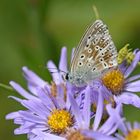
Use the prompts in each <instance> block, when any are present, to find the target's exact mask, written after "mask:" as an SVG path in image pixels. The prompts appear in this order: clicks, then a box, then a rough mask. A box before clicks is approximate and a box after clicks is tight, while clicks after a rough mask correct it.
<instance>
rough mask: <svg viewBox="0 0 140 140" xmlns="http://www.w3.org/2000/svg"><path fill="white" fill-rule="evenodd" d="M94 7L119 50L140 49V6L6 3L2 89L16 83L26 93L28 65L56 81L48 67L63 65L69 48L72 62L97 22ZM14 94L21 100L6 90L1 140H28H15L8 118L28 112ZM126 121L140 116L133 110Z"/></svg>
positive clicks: (0, 95) (0, 52) (0, 107)
mask: <svg viewBox="0 0 140 140" xmlns="http://www.w3.org/2000/svg"><path fill="white" fill-rule="evenodd" d="M93 4H95V5H96V7H97V8H98V11H99V14H100V17H101V19H103V20H104V22H105V23H106V24H107V25H108V27H109V30H110V33H111V35H112V38H113V40H114V42H115V44H116V46H117V48H118V49H119V48H121V47H122V46H124V45H125V44H126V43H130V47H132V48H139V47H140V39H139V38H140V0H133V1H132V0H116V1H115V0H114V1H113V0H104V1H103V0H77V1H75V0H71V1H66V0H59V1H57V0H12V1H9V0H0V83H4V84H8V83H9V81H10V80H14V81H17V82H18V83H20V84H22V85H23V86H24V87H25V86H26V84H25V81H24V78H23V77H22V71H21V68H22V66H25V65H26V66H28V67H29V68H30V69H32V70H33V71H35V72H36V73H37V74H39V75H40V76H41V77H43V78H44V79H45V80H50V76H49V73H48V71H47V70H46V68H45V65H46V62H47V61H48V60H50V59H52V60H53V61H54V62H55V63H56V64H58V59H59V54H60V49H61V47H62V46H67V48H68V51H69V56H70V51H71V48H72V47H75V46H76V45H77V44H78V42H79V40H80V38H81V36H82V34H83V32H84V31H85V29H86V27H87V26H88V25H89V24H91V23H92V22H93V21H94V20H95V15H94V12H93V9H92V6H93ZM138 72H140V67H139V68H137V71H136V73H138ZM11 94H12V95H16V96H17V95H18V94H17V93H10V92H8V91H6V90H4V89H0V139H1V140H3V139H10V140H19V139H20V140H24V139H26V136H23V135H20V136H14V134H13V130H14V128H16V127H17V126H16V125H13V122H12V121H6V120H5V115H6V114H7V113H9V112H12V111H16V110H19V109H22V107H21V106H20V105H19V104H18V103H17V102H15V101H13V100H11V99H8V98H7V97H8V95H11ZM125 116H126V117H127V118H128V120H130V121H134V120H137V121H140V110H138V109H135V108H134V107H131V106H127V107H125Z"/></svg>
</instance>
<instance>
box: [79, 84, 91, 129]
mask: <svg viewBox="0 0 140 140" xmlns="http://www.w3.org/2000/svg"><path fill="white" fill-rule="evenodd" d="M90 92H91V89H90V87H89V86H87V88H86V89H85V90H84V91H83V92H82V93H81V101H80V105H79V108H80V110H81V112H82V114H83V119H84V123H85V124H84V129H88V128H89V125H90V114H91V111H90V105H91V102H90Z"/></svg>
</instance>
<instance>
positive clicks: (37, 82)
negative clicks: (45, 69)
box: [22, 66, 49, 95]
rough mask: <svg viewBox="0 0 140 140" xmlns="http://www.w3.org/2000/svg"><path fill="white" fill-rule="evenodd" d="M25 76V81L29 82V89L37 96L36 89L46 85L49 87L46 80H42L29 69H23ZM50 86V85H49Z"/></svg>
mask: <svg viewBox="0 0 140 140" xmlns="http://www.w3.org/2000/svg"><path fill="white" fill-rule="evenodd" d="M22 70H23V74H24V77H25V79H26V80H27V82H28V89H29V90H30V91H31V92H32V93H33V94H35V95H36V88H37V87H38V86H39V87H44V86H45V85H48V83H47V82H46V81H44V80H42V79H41V78H40V77H39V76H38V75H37V74H35V73H34V72H33V71H31V70H29V69H28V68H27V67H25V66H24V67H23V68H22ZM48 86H49V85H48Z"/></svg>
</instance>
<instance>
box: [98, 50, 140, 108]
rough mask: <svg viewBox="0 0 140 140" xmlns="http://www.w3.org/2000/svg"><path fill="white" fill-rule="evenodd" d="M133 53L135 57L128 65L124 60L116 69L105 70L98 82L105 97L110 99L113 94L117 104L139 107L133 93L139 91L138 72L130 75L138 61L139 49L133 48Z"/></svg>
mask: <svg viewBox="0 0 140 140" xmlns="http://www.w3.org/2000/svg"><path fill="white" fill-rule="evenodd" d="M134 55H135V58H134V60H133V61H132V63H131V65H130V66H128V65H126V61H124V62H123V63H122V64H121V65H119V67H118V69H113V70H110V71H107V72H106V73H105V74H104V75H103V76H102V78H101V80H100V82H99V83H100V86H102V87H103V91H104V94H105V95H104V96H105V98H106V99H107V98H108V99H112V95H113V96H114V97H113V98H114V100H115V102H116V103H117V104H118V103H123V104H131V105H133V106H135V107H138V108H140V98H139V96H138V95H136V94H135V93H137V92H140V80H139V79H140V74H138V75H135V76H130V74H131V73H132V72H133V70H134V69H135V68H136V66H137V64H138V62H139V61H140V51H139V50H138V49H137V50H135V51H134Z"/></svg>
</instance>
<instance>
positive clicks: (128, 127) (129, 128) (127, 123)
mask: <svg viewBox="0 0 140 140" xmlns="http://www.w3.org/2000/svg"><path fill="white" fill-rule="evenodd" d="M126 126H127V129H128V131H131V130H132V126H131V123H130V122H126Z"/></svg>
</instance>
